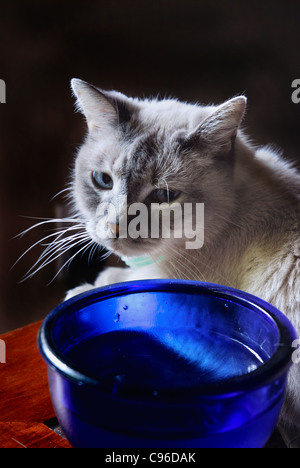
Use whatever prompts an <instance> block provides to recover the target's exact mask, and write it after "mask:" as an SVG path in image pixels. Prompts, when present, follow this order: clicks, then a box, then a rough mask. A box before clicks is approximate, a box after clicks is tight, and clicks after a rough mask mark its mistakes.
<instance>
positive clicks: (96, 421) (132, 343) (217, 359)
mask: <svg viewBox="0 0 300 468" xmlns="http://www.w3.org/2000/svg"><path fill="white" fill-rule="evenodd" d="M296 337H297V335H296V332H295V330H294V328H293V327H292V325H291V324H290V322H289V321H288V320H287V318H286V317H285V316H284V315H283V314H282V313H280V312H279V311H278V310H276V309H275V308H274V307H273V306H271V305H270V304H268V303H266V302H264V301H262V300H260V299H258V298H256V297H254V296H252V295H249V294H246V293H245V292H242V291H238V290H235V289H232V288H228V287H224V286H219V285H215V284H208V283H201V282H195V281H181V280H149V281H148V280H147V281H135V282H128V283H119V284H115V285H111V286H107V287H104V288H100V289H95V290H92V291H90V292H87V293H83V294H80V295H78V296H76V297H74V298H72V299H70V300H68V301H66V302H64V303H62V304H61V305H59V306H58V307H56V308H55V309H54V310H53V311H52V312H51V313H50V314H49V315H48V316H47V317H46V319H45V320H44V322H43V324H42V326H41V328H40V332H39V336H38V344H39V349H40V352H41V355H42V356H43V358H44V360H45V361H46V363H47V366H48V378H49V388H50V393H51V397H52V402H53V405H54V409H55V412H56V415H57V418H58V420H59V422H60V424H61V426H62V429H63V431H64V432H65V434H66V436H67V438H68V439H69V441H70V443H71V444H72V445H73V446H74V447H86V448H89V447H106V448H108V447H112V448H120V447H135V448H138V447H143V448H147V447H156V448H160V447H167V448H173V447H176V448H179V447H189V448H196V447H263V446H264V445H265V443H266V442H267V440H268V438H269V437H270V435H271V433H272V431H273V429H274V426H275V424H276V422H277V419H278V416H279V412H280V409H281V406H282V402H283V398H284V390H285V385H286V379H287V373H288V370H289V367H290V365H291V364H292V361H291V354H292V348H291V343H292V341H293V340H294V339H295V338H296Z"/></svg>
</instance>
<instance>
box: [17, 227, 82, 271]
mask: <svg viewBox="0 0 300 468" xmlns="http://www.w3.org/2000/svg"><path fill="white" fill-rule="evenodd" d="M78 228H79V226H78V227H76V228H75V227H74V226H72V227H70V228H67V229H62V230H61V231H59V232H54V233H52V234H49V235H47V236H45V237H43V238H42V239H39V240H38V241H37V242H35V243H34V244H32V245H31V246H30V247H29V248H28V249H27V250H25V252H24V253H23V254H22V255H21V256H20V257H19V258H18V259H17V260H16V261H15V263H14V264H13V265H12V267H11V269H13V268H14V267H15V266H16V265H17V264H18V263H19V261H20V260H21V259H22V258H23V257H24V256H25V255H26V254H27V253H28V252H30V251H31V250H32V249H33V248H34V247H36V246H37V245H43V244H42V242H44V241H46V240H47V239H50V238H51V237H54V236H56V239H55V241H56V240H57V239H58V238H60V237H62V236H63V235H64V234H65V233H66V232H68V231H69V230H74V229H78ZM80 228H81V229H82V226H80ZM55 241H53V242H51V243H50V244H49V245H53V243H54V242H55Z"/></svg>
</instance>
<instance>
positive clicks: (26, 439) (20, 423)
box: [0, 322, 71, 448]
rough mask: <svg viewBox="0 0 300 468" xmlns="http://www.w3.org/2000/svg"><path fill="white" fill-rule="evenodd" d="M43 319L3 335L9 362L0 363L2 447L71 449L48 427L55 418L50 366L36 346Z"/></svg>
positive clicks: (0, 431)
mask: <svg viewBox="0 0 300 468" xmlns="http://www.w3.org/2000/svg"><path fill="white" fill-rule="evenodd" d="M40 325H41V322H36V323H33V324H31V325H28V326H26V327H23V328H20V329H17V330H14V331H11V332H8V333H5V334H3V335H1V336H0V339H2V340H4V342H5V345H6V346H5V347H6V362H5V363H0V448H70V447H71V446H70V444H69V442H68V441H67V440H66V439H65V438H64V437H62V436H60V435H59V434H57V433H56V432H54V431H53V430H52V429H50V428H49V427H48V426H47V422H48V421H51V419H52V418H54V417H55V413H54V410H53V407H52V404H51V400H50V395H49V390H48V381H47V368H46V364H45V363H44V361H43V360H42V358H41V356H40V354H39V351H38V349H37V344H36V338H37V333H38V330H39V327H40Z"/></svg>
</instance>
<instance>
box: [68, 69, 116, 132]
mask: <svg viewBox="0 0 300 468" xmlns="http://www.w3.org/2000/svg"><path fill="white" fill-rule="evenodd" d="M71 87H72V90H73V93H74V96H75V97H76V99H77V101H76V107H77V109H78V110H79V111H80V112H82V114H83V115H84V116H85V118H86V120H87V125H88V128H89V130H90V131H92V130H98V129H99V130H100V129H107V128H108V127H111V126H116V125H117V124H118V122H119V120H120V114H121V111H120V109H121V107H122V108H124V104H121V100H119V101H120V103H119V105H118V100H117V99H116V98H114V97H113V96H112V95H111V94H112V93H109V92H105V91H102V90H99V89H98V88H96V87H95V86H93V85H91V84H89V83H87V82H85V81H82V80H79V79H77V78H73V79H72V80H71ZM123 113H124V112H123Z"/></svg>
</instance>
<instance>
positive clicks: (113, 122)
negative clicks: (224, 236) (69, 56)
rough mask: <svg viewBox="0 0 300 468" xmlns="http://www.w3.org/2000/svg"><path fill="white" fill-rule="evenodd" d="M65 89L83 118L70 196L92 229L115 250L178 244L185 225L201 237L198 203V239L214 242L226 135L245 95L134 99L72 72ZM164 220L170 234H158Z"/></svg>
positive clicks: (224, 199)
mask: <svg viewBox="0 0 300 468" xmlns="http://www.w3.org/2000/svg"><path fill="white" fill-rule="evenodd" d="M72 89H73V92H74V94H75V96H76V98H77V107H78V109H79V110H80V111H81V112H82V113H83V114H84V116H85V118H86V121H87V127H88V132H87V136H86V139H85V141H84V143H83V145H82V146H81V148H80V150H79V152H78V155H77V158H76V164H75V170H74V185H73V196H74V201H75V206H76V209H77V210H78V211H79V213H80V217H81V218H82V219H84V220H85V225H86V230H87V232H88V233H89V235H90V236H91V238H92V239H93V240H95V241H96V242H98V243H99V244H101V245H103V246H105V247H106V248H108V249H110V250H112V251H113V252H115V253H116V254H118V255H120V256H122V255H123V256H129V257H130V256H137V255H142V254H150V255H152V254H153V255H159V254H165V253H166V252H168V251H169V252H170V253H171V252H172V250H173V249H178V248H181V247H182V248H185V247H186V241H187V239H188V238H189V240H190V239H191V232H192V233H194V234H195V233H196V232H198V233H199V232H201V236H200V234H199V236H200V237H201V239H202V241H203V220H201V226H199V225H197V222H198V221H197V219H198V218H197V211H196V204H199V205H200V204H204V220H205V221H204V223H205V224H204V230H205V234H204V242H213V241H214V240H215V239H216V238H217V235H218V233H219V232H220V227H221V226H223V225H225V224H226V217H228V216H230V213H231V211H232V209H233V205H234V196H233V193H232V178H233V174H234V153H235V151H234V149H235V139H236V135H237V131H238V127H239V125H240V122H241V119H242V116H243V113H244V109H245V103H246V99H245V97H243V96H240V97H236V98H233V99H231V100H229V101H226V102H225V103H223V104H222V105H220V106H200V105H196V104H195V105H193V104H187V103H182V102H178V101H177V100H175V99H163V100H157V99H151V100H148V99H144V100H140V99H133V98H129V97H127V96H125V95H123V94H121V93H118V92H115V91H103V90H99V89H97V88H95V87H94V86H92V85H90V84H88V83H86V82H84V81H81V80H78V79H73V80H72ZM154 204H156V205H154ZM188 206H189V207H190V208H191V207H192V209H191V210H190V211H189V210H188V209H186V211H185V209H184V208H187V207H188ZM143 207H145V208H143ZM155 209H156V210H158V211H157V212H159V215H158V217H157V216H154V214H153V213H154V211H155ZM152 210H154V211H152ZM180 210H181V211H180ZM141 212H142V213H141ZM151 215H152V216H151ZM169 215H170V216H169ZM176 216H177V220H178V219H179V218H181V220H182V223H181V231H182V232H181V234H180V232H178V230H180V223H179V224H177V223H176ZM187 217H189V219H184V218H187ZM154 219H155V221H156V223H158V227H157V226H154V221H153V220H154ZM166 220H170V221H166ZM163 221H164V222H169V226H167V228H168V229H169V234H170V235H169V236H168V235H167V236H166V235H164V236H163V235H162V229H163V228H162V223H163ZM189 223H190V232H189V231H188V224H189ZM151 226H152V231H151ZM130 228H131V229H130ZM199 230H200V231H199ZM125 231H127V232H125ZM188 232H189V233H188ZM202 243H203V242H202ZM195 245H196V244H195ZM200 246H201V245H200V244H199V243H198V247H200ZM198 247H197V248H198ZM190 248H191V247H190Z"/></svg>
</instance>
